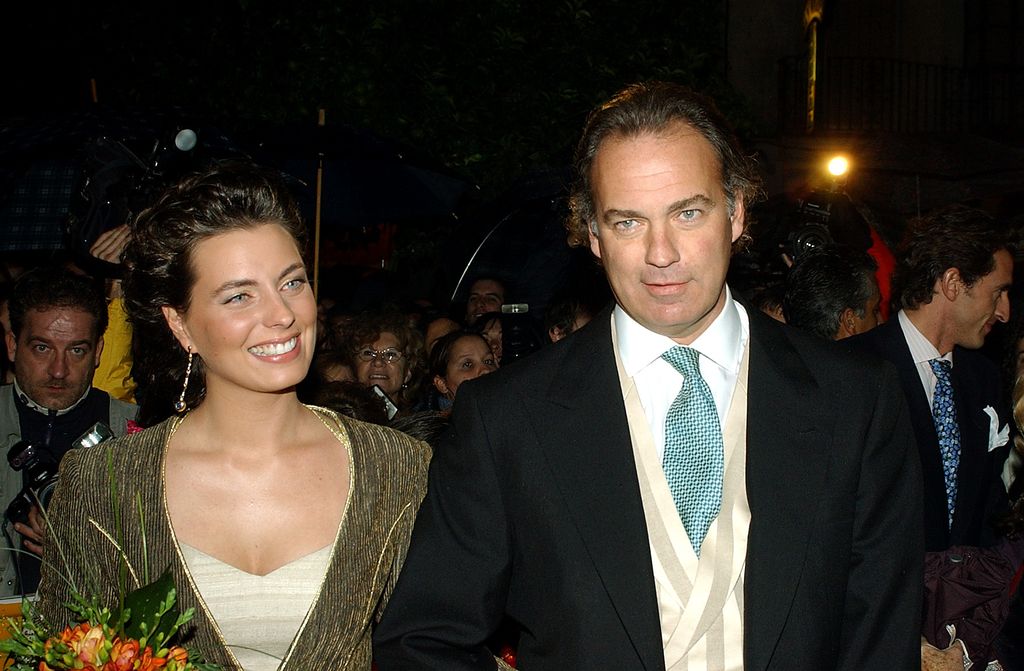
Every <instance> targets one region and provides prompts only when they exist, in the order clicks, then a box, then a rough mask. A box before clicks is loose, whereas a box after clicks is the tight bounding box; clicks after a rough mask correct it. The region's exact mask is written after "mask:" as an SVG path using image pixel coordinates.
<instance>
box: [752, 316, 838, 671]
mask: <svg viewBox="0 0 1024 671" xmlns="http://www.w3.org/2000/svg"><path fill="white" fill-rule="evenodd" d="M748 312H749V313H750V331H751V333H750V388H749V394H748V401H749V403H748V409H747V496H748V498H749V502H750V514H751V522H750V534H749V540H748V544H747V563H746V580H745V590H744V599H745V601H744V648H745V660H746V664H747V668H748V669H752V670H757V669H764V668H766V667H767V665H768V663H769V661H770V660H771V655H772V650H773V649H774V647H775V645H776V642H777V641H778V639H779V637H780V635H781V633H782V628H783V625H784V623H785V617H783V615H784V614H785V613H786V612H787V610H788V607H789V606H788V604H789V602H790V601H791V600H792V597H793V595H794V594H795V593H796V591H797V589H796V588H797V582H798V580H799V578H800V573H801V567H802V565H803V562H804V557H805V555H806V548H807V545H808V542H809V539H810V536H811V530H812V522H813V521H814V520H815V518H816V516H817V508H818V501H820V500H821V498H822V495H823V493H824V486H825V481H826V475H827V473H826V469H827V466H828V454H829V448H830V445H829V442H830V438H829V437H830V436H831V433H832V432H831V424H832V423H833V422H834V420H833V419H832V417H833V416H834V413H832V412H829V409H828V408H826V407H824V403H823V398H824V396H823V392H824V391H826V390H821V389H819V388H818V385H817V383H816V381H815V380H814V378H813V377H812V376H811V373H810V371H809V370H808V369H807V367H806V366H805V365H804V362H803V360H802V359H801V358H800V357H799V355H798V353H797V352H796V350H795V348H794V347H793V345H792V344H791V343H790V342H789V340H788V339H787V338H786V337H785V335H784V334H783V332H782V329H781V328H780V327H776V326H774V325H768V324H766V323H765V322H763V321H762V320H761V318H760V315H758V314H755V313H754V312H753V311H748ZM791 483H799V486H792V484H791Z"/></svg>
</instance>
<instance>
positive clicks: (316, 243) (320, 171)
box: [313, 107, 327, 300]
mask: <svg viewBox="0 0 1024 671" xmlns="http://www.w3.org/2000/svg"><path fill="white" fill-rule="evenodd" d="M326 116H327V110H326V109H324V108H323V107H321V108H320V109H319V111H318V112H317V120H316V125H318V126H324V125H326V123H327V121H326ZM323 191H324V153H323V151H322V150H321V151H320V152H319V153H318V154H317V161H316V209H315V210H314V214H313V298H314V299H316V300H319V299H320V206H321V203H322V198H323Z"/></svg>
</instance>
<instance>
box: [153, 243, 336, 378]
mask: <svg viewBox="0 0 1024 671" xmlns="http://www.w3.org/2000/svg"><path fill="white" fill-rule="evenodd" d="M192 269H193V271H194V273H195V278H196V280H195V284H194V285H193V286H192V301H191V304H190V305H189V308H188V310H187V311H186V312H185V313H183V314H182V313H179V312H178V311H176V310H175V309H174V308H170V307H165V308H164V316H165V317H166V319H167V322H168V325H169V326H170V327H171V330H172V331H174V334H175V336H176V337H177V338H178V341H179V342H180V343H181V345H182V347H185V348H190V349H191V351H193V352H195V353H196V354H198V355H199V356H200V357H201V358H202V360H203V364H204V367H205V369H206V389H207V395H208V396H210V397H213V396H214V395H216V394H218V393H222V392H224V391H230V390H236V389H244V390H249V391H259V392H279V391H281V390H285V389H289V388H291V387H294V386H295V385H296V384H298V383H299V382H300V381H301V380H302V379H303V378H304V377H305V376H306V372H307V371H308V369H309V364H310V361H311V359H312V357H313V348H314V345H315V344H316V301H315V300H314V299H313V292H312V290H311V288H310V286H309V283H308V282H307V280H306V266H305V265H304V264H303V262H302V257H301V256H300V255H299V250H298V248H297V247H296V246H295V241H294V240H292V238H291V236H290V235H289V234H288V232H287V231H285V229H284V228H282V227H281V226H279V225H277V224H274V223H268V224H264V225H261V226H257V227H256V228H251V229H244V230H236V231H230V232H228V233H222V234H220V235H215V236H213V237H210V238H207V239H205V240H203V241H201V242H200V243H199V244H197V245H196V247H195V250H194V251H193V253H192Z"/></svg>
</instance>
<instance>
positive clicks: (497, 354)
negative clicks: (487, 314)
mask: <svg viewBox="0 0 1024 671" xmlns="http://www.w3.org/2000/svg"><path fill="white" fill-rule="evenodd" d="M480 335H482V336H483V337H484V340H486V341H487V344H488V345H490V347H491V352H492V353H493V354H494V360H495V361H496V362H498V363H501V320H500V319H492V320H491V321H490V322H488V323H487V325H485V326H484V328H483V329H482V330H481V331H480Z"/></svg>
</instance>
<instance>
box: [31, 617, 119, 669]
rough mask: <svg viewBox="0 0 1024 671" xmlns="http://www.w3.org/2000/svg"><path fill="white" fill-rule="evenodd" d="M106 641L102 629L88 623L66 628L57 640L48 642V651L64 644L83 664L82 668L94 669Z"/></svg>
mask: <svg viewBox="0 0 1024 671" xmlns="http://www.w3.org/2000/svg"><path fill="white" fill-rule="evenodd" d="M106 641H107V639H106V635H105V633H104V631H103V628H102V627H94V626H92V625H90V624H89V623H88V622H83V623H81V624H79V625H78V626H76V627H75V628H74V629H72V628H71V627H68V628H66V629H65V630H64V631H62V632H61V634H60V636H59V637H57V638H56V639H53V638H51V639H49V640H48V641H47V642H46V650H47V651H50V650H51V649H52V648H53V646H54V645H56V644H58V643H63V644H64V645H66V646H68V648H69V649H70V651H71V654H72V655H73V656H74V657H75V658H76V659H77V660H78V661H80V662H82V663H83V666H82V667H80V668H83V669H92V668H93V665H94V664H97V663H99V661H100V658H101V656H102V655H103V647H104V644H105V643H106Z"/></svg>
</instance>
